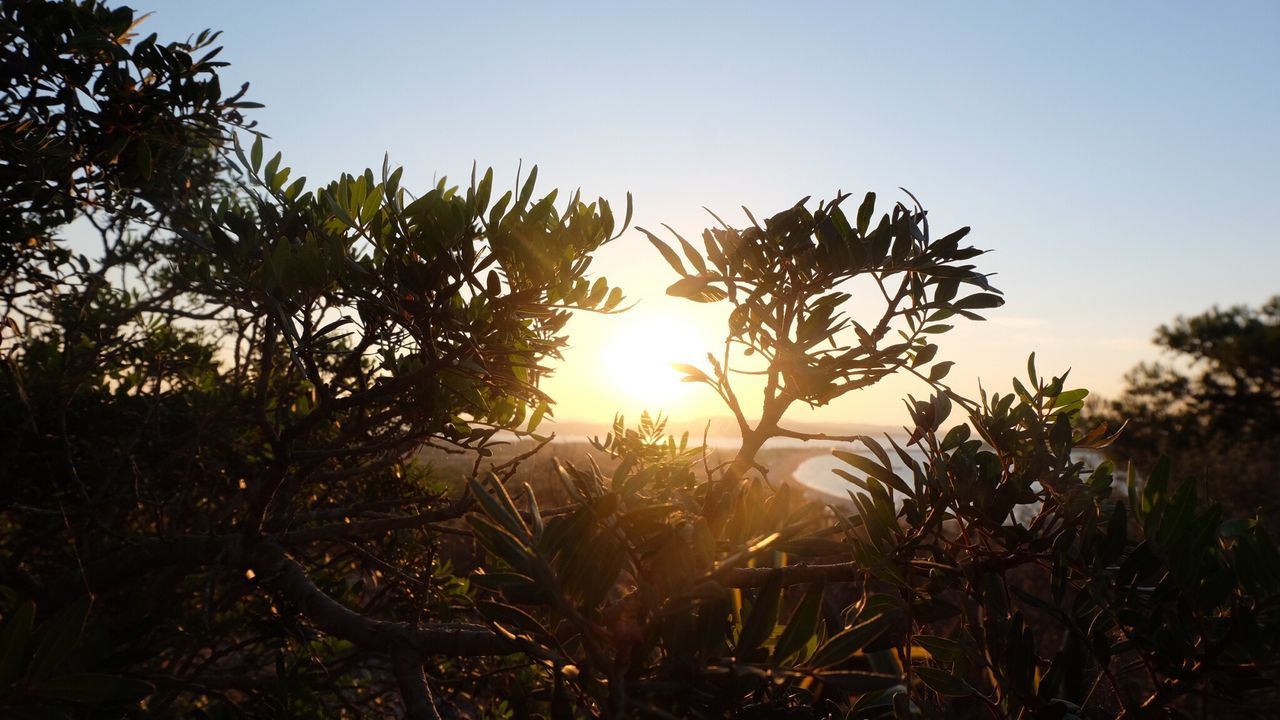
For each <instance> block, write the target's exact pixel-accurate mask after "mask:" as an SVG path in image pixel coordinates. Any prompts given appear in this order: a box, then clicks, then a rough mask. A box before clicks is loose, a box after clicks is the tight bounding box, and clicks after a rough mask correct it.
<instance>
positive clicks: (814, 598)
mask: <svg viewBox="0 0 1280 720" xmlns="http://www.w3.org/2000/svg"><path fill="white" fill-rule="evenodd" d="M825 590H826V586H825V584H824V583H822V582H817V583H814V584H813V585H810V586H809V589H808V590H806V591H805V594H804V597H803V598H801V600H800V604H799V605H797V606H796V610H795V612H794V613H792V614H791V620H790V621H789V622H787V626H786V627H785V628H783V630H782V635H781V636H779V637H778V644H777V645H776V646H774V648H773V660H774V662H781V661H783V660H786V659H787V658H789V657H791V656H792V655H794V654H796V653H797V652H799V651H800V649H801V648H803V647H804V646H805V645H806V644H808V642H809V639H810V638H812V637H813V635H814V633H815V632H816V631H817V629H818V616H819V614H820V612H821V610H822V594H823V592H824V591H825Z"/></svg>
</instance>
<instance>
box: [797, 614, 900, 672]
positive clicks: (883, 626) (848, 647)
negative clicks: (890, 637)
mask: <svg viewBox="0 0 1280 720" xmlns="http://www.w3.org/2000/svg"><path fill="white" fill-rule="evenodd" d="M889 625H890V622H889V618H888V617H887V616H885V615H877V616H875V617H873V618H871V619H869V620H866V621H864V622H861V623H858V624H857V625H854V626H853V627H850V628H845V629H844V630H842V631H840V632H839V633H836V634H835V635H833V636H832V637H831V638H830V639H829V640H827V641H826V642H825V643H823V644H822V647H820V648H818V651H817V652H815V653H814V654H813V658H811V659H810V660H809V665H810V666H811V667H816V668H823V667H831V666H833V665H839V664H840V663H842V662H844V661H845V660H848V659H849V658H851V657H853V656H854V654H855V653H857V652H858V651H860V650H862V648H864V647H866V646H867V645H870V644H871V642H872V641H874V640H875V639H876V638H878V637H880V636H881V635H883V634H884V632H885V631H886V630H888V629H889Z"/></svg>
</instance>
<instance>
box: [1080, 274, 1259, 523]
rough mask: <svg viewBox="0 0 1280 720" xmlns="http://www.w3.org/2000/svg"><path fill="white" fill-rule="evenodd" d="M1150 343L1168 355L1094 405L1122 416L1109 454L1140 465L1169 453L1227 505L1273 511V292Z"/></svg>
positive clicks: (1178, 322)
mask: <svg viewBox="0 0 1280 720" xmlns="http://www.w3.org/2000/svg"><path fill="white" fill-rule="evenodd" d="M1155 341H1156V344H1157V345H1159V346H1160V347H1162V348H1164V349H1165V350H1167V351H1169V353H1171V354H1172V355H1173V356H1174V357H1175V361H1174V362H1173V363H1172V364H1169V363H1143V364H1141V365H1139V366H1137V367H1135V368H1134V369H1133V370H1132V371H1130V372H1129V374H1128V375H1127V376H1126V383H1127V387H1126V388H1125V390H1124V392H1123V393H1122V394H1121V395H1120V396H1119V397H1118V398H1116V399H1114V400H1112V401H1110V402H1109V403H1107V404H1106V405H1105V406H1103V407H1100V408H1099V409H1098V410H1099V413H1098V414H1099V415H1100V416H1102V417H1105V418H1107V419H1110V420H1111V421H1112V422H1114V421H1115V420H1116V419H1118V418H1127V419H1128V420H1129V426H1128V429H1127V430H1126V431H1125V433H1124V434H1122V435H1121V436H1120V438H1119V439H1118V440H1117V442H1116V444H1115V446H1114V448H1113V451H1114V453H1115V454H1116V455H1117V456H1119V457H1121V458H1125V459H1132V460H1133V461H1135V462H1137V463H1139V464H1140V465H1144V466H1150V465H1151V464H1153V463H1154V462H1155V460H1156V459H1157V458H1159V457H1161V456H1168V457H1170V458H1171V459H1172V460H1173V462H1174V464H1175V465H1176V466H1177V467H1179V468H1182V469H1183V471H1184V472H1186V473H1188V474H1189V475H1190V476H1192V477H1195V478H1198V479H1201V480H1203V481H1205V482H1207V483H1209V484H1211V485H1212V488H1213V492H1214V493H1215V495H1217V496H1219V497H1221V498H1222V499H1223V500H1224V501H1225V502H1226V503H1227V504H1228V505H1229V506H1230V507H1232V508H1233V509H1235V510H1236V511H1238V512H1243V513H1253V512H1256V511H1258V510H1261V511H1262V512H1263V513H1264V514H1266V515H1267V516H1269V517H1275V514H1276V511H1277V510H1280V499H1278V498H1277V497H1276V495H1275V493H1274V491H1273V489H1272V487H1271V486H1272V485H1273V484H1274V483H1273V481H1274V478H1275V474H1276V472H1277V470H1278V469H1280V441H1278V440H1277V438H1280V297H1275V298H1272V299H1271V300H1269V301H1268V302H1266V303H1264V304H1263V305H1262V306H1261V307H1258V308H1250V307H1245V306H1236V307H1231V308H1227V309H1225V310H1223V309H1219V308H1216V307H1215V308H1213V309H1211V310H1209V311H1207V312H1204V313H1201V314H1200V315H1196V316H1193V317H1190V318H1184V317H1179V318H1177V319H1175V320H1174V322H1173V323H1172V324H1171V325H1166V326H1161V327H1160V328H1158V329H1157V331H1156V338H1155Z"/></svg>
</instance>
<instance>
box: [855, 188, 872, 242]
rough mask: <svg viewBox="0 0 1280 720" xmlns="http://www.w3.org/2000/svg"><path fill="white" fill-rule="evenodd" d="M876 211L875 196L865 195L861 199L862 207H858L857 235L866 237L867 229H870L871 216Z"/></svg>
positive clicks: (870, 193)
mask: <svg viewBox="0 0 1280 720" xmlns="http://www.w3.org/2000/svg"><path fill="white" fill-rule="evenodd" d="M875 211H876V194H875V193H873V192H869V193H867V195H866V197H864V198H863V199H862V205H860V206H858V234H859V235H861V236H863V237H866V236H867V228H869V227H871V216H872V215H873V214H875Z"/></svg>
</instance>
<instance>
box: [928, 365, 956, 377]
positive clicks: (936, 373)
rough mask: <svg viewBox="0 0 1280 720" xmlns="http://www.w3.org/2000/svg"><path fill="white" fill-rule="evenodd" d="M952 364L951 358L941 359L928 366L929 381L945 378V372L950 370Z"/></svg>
mask: <svg viewBox="0 0 1280 720" xmlns="http://www.w3.org/2000/svg"><path fill="white" fill-rule="evenodd" d="M953 365H955V361H953V360H943V361H942V362H940V363H935V364H934V366H933V367H931V368H929V382H938V381H939V380H941V379H943V378H945V377H946V376H947V373H949V372H951V368H952V366H953Z"/></svg>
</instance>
